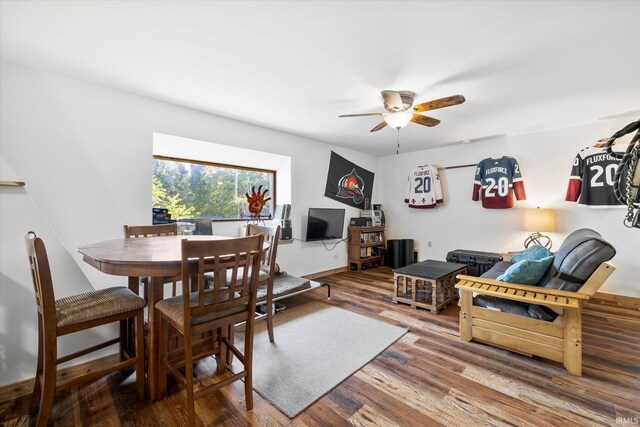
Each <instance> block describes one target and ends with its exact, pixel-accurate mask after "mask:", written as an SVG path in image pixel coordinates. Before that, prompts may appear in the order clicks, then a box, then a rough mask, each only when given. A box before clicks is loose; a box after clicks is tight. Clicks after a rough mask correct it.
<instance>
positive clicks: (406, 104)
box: [338, 90, 465, 132]
mask: <svg viewBox="0 0 640 427" xmlns="http://www.w3.org/2000/svg"><path fill="white" fill-rule="evenodd" d="M380 94H381V95H382V99H383V100H384V108H385V110H387V111H388V112H387V113H361V114H342V115H340V116H338V117H365V116H383V117H384V119H383V120H382V121H381V122H380V123H379V124H378V125H377V126H376V127H374V128H373V129H371V132H376V131H379V130H380V129H382V128H384V127H385V126H387V125H389V126H391V127H392V128H395V129H398V130H400V129H401V128H403V127H405V126H406V125H408V124H409V122H413V123H417V124H419V125H423V126H429V127H432V126H435V125H437V124H438V123H440V120H438V119H434V118H432V117H428V116H423V115H422V114H419V113H422V112H424V111H429V110H437V109H438V108H445V107H451V106H453V105H458V104H462V103H463V102H464V101H465V99H464V96H462V95H454V96H448V97H446V98H440V99H435V100H433V101H428V102H423V103H422V104H418V105H413V99H414V98H415V96H416V94H415V92H411V91H408V90H398V91H396V90H383V91H381V92H380Z"/></svg>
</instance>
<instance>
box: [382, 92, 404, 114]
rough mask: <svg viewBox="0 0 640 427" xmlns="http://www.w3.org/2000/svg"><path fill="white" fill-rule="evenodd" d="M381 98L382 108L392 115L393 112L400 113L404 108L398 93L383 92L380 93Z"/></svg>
mask: <svg viewBox="0 0 640 427" xmlns="http://www.w3.org/2000/svg"><path fill="white" fill-rule="evenodd" d="M380 95H382V98H383V99H384V108H385V109H386V110H387V111H389V112H390V113H393V112H394V111H402V110H403V109H404V106H403V105H402V97H401V96H400V93H398V92H396V91H395V90H383V91H382V92H380Z"/></svg>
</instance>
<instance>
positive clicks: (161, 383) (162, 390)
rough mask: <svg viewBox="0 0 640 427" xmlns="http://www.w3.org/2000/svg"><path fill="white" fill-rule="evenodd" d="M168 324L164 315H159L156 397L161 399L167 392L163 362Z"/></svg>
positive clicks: (165, 356) (165, 353)
mask: <svg viewBox="0 0 640 427" xmlns="http://www.w3.org/2000/svg"><path fill="white" fill-rule="evenodd" d="M168 329H169V328H168V324H167V321H166V320H165V319H164V317H162V316H161V317H160V331H159V332H158V333H159V335H160V337H159V343H158V378H157V384H158V399H163V398H164V396H165V395H166V394H167V375H168V371H167V368H166V365H165V363H167V362H166V359H167V334H168V332H169V331H168Z"/></svg>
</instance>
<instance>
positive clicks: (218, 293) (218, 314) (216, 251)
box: [155, 235, 264, 425]
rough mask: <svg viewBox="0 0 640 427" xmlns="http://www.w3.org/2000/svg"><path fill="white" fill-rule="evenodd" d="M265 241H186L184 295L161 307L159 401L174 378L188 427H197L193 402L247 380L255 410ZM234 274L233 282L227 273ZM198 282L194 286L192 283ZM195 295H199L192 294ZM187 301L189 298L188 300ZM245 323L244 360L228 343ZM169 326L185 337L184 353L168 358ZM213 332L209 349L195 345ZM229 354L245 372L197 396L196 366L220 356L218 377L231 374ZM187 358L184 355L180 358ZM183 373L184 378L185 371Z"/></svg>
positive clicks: (248, 396) (260, 238)
mask: <svg viewBox="0 0 640 427" xmlns="http://www.w3.org/2000/svg"><path fill="white" fill-rule="evenodd" d="M263 243H264V237H263V236H261V235H260V236H249V237H241V238H237V239H227V240H209V241H207V240H195V241H189V240H187V239H184V240H183V241H182V292H183V293H182V295H180V296H177V297H173V298H168V299H165V300H162V301H160V302H158V303H157V304H156V306H155V309H156V312H157V313H158V316H159V317H160V344H159V378H158V395H159V398H162V397H164V395H165V394H166V388H167V376H168V374H169V373H171V374H172V375H173V376H174V377H175V378H176V379H177V380H178V381H179V382H180V383H181V384H183V385H184V386H185V388H186V395H187V412H188V421H189V425H193V424H194V422H195V407H194V401H195V399H198V398H200V397H202V396H204V395H206V394H208V393H211V392H213V391H215V390H218V389H219V388H221V387H223V386H225V385H227V384H230V383H232V382H234V381H237V380H240V379H243V378H244V390H245V401H246V407H247V410H251V409H252V408H253V391H252V360H253V326H254V313H255V306H256V292H257V286H258V275H259V271H260V259H261V256H262V247H263ZM205 271H207V272H211V273H213V275H214V277H215V280H214V281H213V286H212V287H209V286H208V285H207V280H206V278H205ZM228 271H230V272H231V274H230V280H227V277H228V275H227V272H228ZM191 281H194V282H196V283H195V284H192V283H190V282H191ZM191 289H195V291H193V292H191ZM186 296H188V297H186ZM240 322H246V327H245V337H244V354H243V353H241V352H240V351H239V350H238V349H237V348H236V347H235V346H234V345H233V343H232V342H231V339H230V338H229V329H230V326H231V325H234V324H236V323H240ZM169 325H171V326H173V328H174V329H175V330H177V332H178V333H179V334H180V335H181V336H182V338H183V344H184V349H183V351H182V352H177V353H178V354H177V355H176V352H175V351H174V352H172V353H171V356H170V353H169V345H168V335H169ZM206 332H213V335H212V336H213V339H211V340H209V342H208V343H207V344H208V345H203V344H202V343H199V344H198V345H195V344H194V339H193V338H194V336H195V337H196V340H197V337H200V336H202V334H203V333H206ZM227 350H228V351H230V352H231V353H233V354H234V355H235V356H236V357H237V358H238V360H239V361H240V362H241V363H242V365H243V370H242V371H241V372H238V373H233V372H232V373H233V375H231V376H229V377H227V378H225V379H224V380H222V381H219V382H216V383H213V384H208V385H206V386H202V387H200V389H199V390H197V391H196V390H194V379H193V364H194V363H195V362H197V361H198V360H201V359H203V358H205V357H208V356H211V355H216V359H217V367H218V373H223V372H224V371H225V369H229V370H231V369H230V366H228V365H227V362H226V355H227ZM180 353H182V354H180ZM181 368H184V374H182V372H180V369H181Z"/></svg>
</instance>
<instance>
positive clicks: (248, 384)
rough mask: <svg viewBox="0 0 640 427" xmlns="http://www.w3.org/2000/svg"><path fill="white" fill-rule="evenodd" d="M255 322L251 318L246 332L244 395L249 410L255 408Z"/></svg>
mask: <svg viewBox="0 0 640 427" xmlns="http://www.w3.org/2000/svg"><path fill="white" fill-rule="evenodd" d="M253 323H254V321H253V318H250V319H249V321H248V322H247V323H246V326H245V327H246V328H247V329H246V331H245V334H244V370H245V371H246V372H247V376H246V377H245V378H244V396H245V402H246V406H247V411H250V410H252V409H253Z"/></svg>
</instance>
